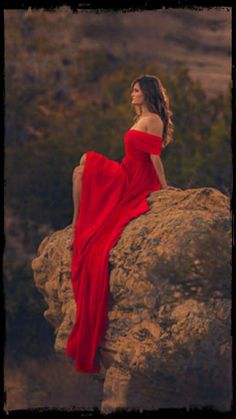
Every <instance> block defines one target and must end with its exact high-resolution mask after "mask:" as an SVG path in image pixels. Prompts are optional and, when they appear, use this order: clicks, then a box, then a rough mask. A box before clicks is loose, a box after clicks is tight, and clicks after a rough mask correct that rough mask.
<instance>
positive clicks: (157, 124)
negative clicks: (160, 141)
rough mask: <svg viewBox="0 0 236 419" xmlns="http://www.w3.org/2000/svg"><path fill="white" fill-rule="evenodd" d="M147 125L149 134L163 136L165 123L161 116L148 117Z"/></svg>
mask: <svg viewBox="0 0 236 419" xmlns="http://www.w3.org/2000/svg"><path fill="white" fill-rule="evenodd" d="M145 123H146V131H147V132H149V133H152V134H156V135H160V136H162V132H163V122H162V119H161V118H160V116H159V115H157V114H152V115H148V116H147V117H146V120H145Z"/></svg>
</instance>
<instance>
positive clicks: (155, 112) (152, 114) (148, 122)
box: [68, 75, 180, 249]
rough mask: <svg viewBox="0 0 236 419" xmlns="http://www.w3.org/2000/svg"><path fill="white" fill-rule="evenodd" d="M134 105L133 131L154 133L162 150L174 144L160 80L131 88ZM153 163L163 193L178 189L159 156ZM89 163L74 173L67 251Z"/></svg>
mask: <svg viewBox="0 0 236 419" xmlns="http://www.w3.org/2000/svg"><path fill="white" fill-rule="evenodd" d="M131 99H132V105H133V106H134V108H135V111H136V116H135V120H136V123H135V124H134V125H133V126H132V127H131V128H130V129H137V130H140V131H143V132H147V133H152V134H155V135H158V136H160V137H162V139H163V148H164V147H166V146H167V145H168V144H169V143H170V142H171V141H173V138H172V133H173V124H172V121H171V118H170V115H171V112H170V109H169V99H168V97H167V94H166V92H165V89H164V87H163V86H162V84H161V82H160V80H159V79H158V78H157V77H155V76H147V75H146V76H141V77H139V78H137V79H135V80H134V81H133V82H132V84H131ZM150 158H151V161H152V163H153V165H154V168H155V170H156V173H157V176H158V178H159V180H160V184H161V189H175V190H180V188H175V187H174V186H170V185H167V181H166V178H165V173H164V168H163V165H162V162H161V158H160V156H159V155H156V154H150ZM85 161H86V153H85V154H83V155H82V157H81V159H80V163H79V166H76V167H75V169H74V171H73V177H72V181H73V204H74V214H73V219H72V238H71V241H70V242H69V244H68V248H69V249H72V247H73V235H74V229H75V224H76V218H77V213H78V209H79V202H80V194H81V186H82V176H83V171H84V165H85Z"/></svg>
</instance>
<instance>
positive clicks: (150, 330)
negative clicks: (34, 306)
mask: <svg viewBox="0 0 236 419" xmlns="http://www.w3.org/2000/svg"><path fill="white" fill-rule="evenodd" d="M147 201H148V203H149V205H150V211H148V212H147V213H145V214H143V215H141V216H140V217H138V218H136V219H134V220H132V221H131V222H130V223H129V224H128V225H127V226H126V228H125V229H124V231H123V233H122V236H121V237H120V239H119V241H118V243H117V245H116V246H115V247H114V248H113V249H112V251H111V252H110V259H109V267H110V299H109V312H108V319H109V322H108V329H107V332H106V335H105V337H104V339H103V343H102V346H101V348H100V354H101V359H102V362H103V368H102V370H101V373H100V374H98V376H97V375H96V374H92V376H93V378H95V379H96V378H97V379H101V380H103V400H102V402H101V411H102V412H103V413H109V412H111V411H115V410H118V409H119V410H120V409H125V410H130V409H132V410H133V409H147V410H149V409H150V410H156V409H159V408H169V407H170V408H172V407H173V408H186V407H191V406H192V407H194V406H195V407H203V406H212V407H214V408H217V409H222V410H229V409H230V404H231V392H232V386H231V321H230V316H231V294H230V291H231V248H232V242H231V208H230V200H229V198H228V197H227V196H225V195H223V194H222V193H221V192H220V191H218V190H217V189H214V188H209V187H207V188H198V189H188V190H181V191H175V190H160V191H156V192H153V193H152V194H151V195H149V197H148V198H147ZM70 235H71V227H70V226H69V227H66V228H65V229H63V230H60V231H57V232H54V233H52V234H50V235H49V236H47V237H46V238H45V239H44V240H43V241H42V242H41V244H40V246H39V249H38V254H37V257H36V258H35V259H34V260H33V261H32V268H33V271H34V281H35V284H36V287H37V288H38V289H39V290H40V292H42V293H43V295H44V298H45V300H46V302H47V304H48V309H47V310H46V311H45V313H44V316H45V318H46V319H47V320H48V321H49V322H50V323H51V324H52V325H53V326H54V327H55V350H56V351H57V352H59V353H62V354H63V353H65V346H66V341H67V337H68V334H69V331H70V330H71V327H72V324H73V319H74V315H75V301H74V298H73V293H72V288H71V283H70V263H71V252H70V251H68V250H67V249H66V244H67V241H68V239H69V238H70ZM65 356H66V355H65ZM71 367H72V365H71Z"/></svg>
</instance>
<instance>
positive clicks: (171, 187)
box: [162, 185, 182, 191]
mask: <svg viewBox="0 0 236 419" xmlns="http://www.w3.org/2000/svg"><path fill="white" fill-rule="evenodd" d="M162 189H173V190H176V191H182V189H181V188H176V187H175V186H171V185H167V186H165V187H164V188H162Z"/></svg>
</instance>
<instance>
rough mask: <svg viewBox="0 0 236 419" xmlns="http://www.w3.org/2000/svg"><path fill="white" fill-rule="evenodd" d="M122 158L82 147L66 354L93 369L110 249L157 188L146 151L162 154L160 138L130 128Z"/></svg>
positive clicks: (77, 364) (79, 365)
mask: <svg viewBox="0 0 236 419" xmlns="http://www.w3.org/2000/svg"><path fill="white" fill-rule="evenodd" d="M124 144H125V156H124V157H123V159H122V162H121V163H118V162H117V161H114V160H111V159H108V158H107V157H105V156H103V155H102V154H99V153H97V152H95V151H92V150H90V151H88V152H87V153H86V162H85V168H84V172H83V179H82V189H81V197H80V207H79V212H78V217H77V223H76V228H75V233H74V247H73V253H72V263H71V281H72V287H73V293H74V297H75V301H76V316H75V319H74V324H73V327H72V330H71V332H70V334H69V337H68V341H67V346H66V355H67V356H69V357H72V358H74V360H75V369H76V370H77V371H81V372H87V373H98V372H99V371H100V368H101V366H100V362H99V355H98V349H99V345H100V343H101V340H102V338H103V337H104V336H105V332H106V328H107V317H108V316H107V314H108V313H107V312H108V293H109V273H108V262H109V252H110V250H111V249H112V247H114V246H115V244H116V243H117V241H118V240H119V238H120V236H121V234H122V231H123V229H124V228H125V226H126V225H127V224H128V223H129V222H130V221H131V220H132V219H134V218H136V217H138V216H140V215H141V214H143V213H145V212H147V211H148V210H149V205H148V203H147V201H146V197H147V196H148V195H149V194H150V193H151V192H153V191H155V190H159V189H160V188H161V185H160V182H159V179H158V177H157V174H156V171H155V169H154V167H153V163H152V161H151V159H150V154H157V155H161V150H162V138H161V137H159V136H157V135H154V134H150V133H146V132H142V131H138V130H135V129H129V130H128V131H127V132H126V133H125V136H124Z"/></svg>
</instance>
